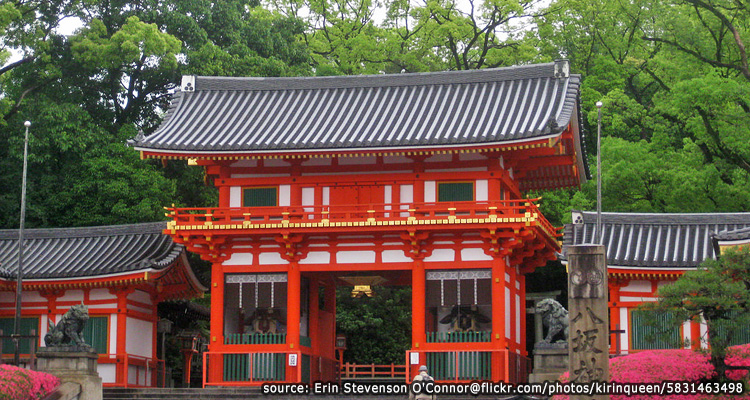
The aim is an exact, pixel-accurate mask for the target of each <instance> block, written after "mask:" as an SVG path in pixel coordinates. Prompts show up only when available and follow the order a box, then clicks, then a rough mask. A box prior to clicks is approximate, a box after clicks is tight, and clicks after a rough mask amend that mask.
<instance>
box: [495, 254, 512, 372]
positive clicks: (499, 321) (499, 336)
mask: <svg viewBox="0 0 750 400" xmlns="http://www.w3.org/2000/svg"><path fill="white" fill-rule="evenodd" d="M505 267H506V262H505V257H504V256H502V253H500V254H499V255H497V256H495V257H494V258H493V259H492V348H493V349H497V350H505V349H507V347H508V341H507V339H506V338H505V318H508V317H509V316H507V315H505ZM506 369H507V361H506V359H505V354H503V353H498V352H495V353H492V369H491V377H492V381H494V382H497V381H499V380H501V379H505V375H506Z"/></svg>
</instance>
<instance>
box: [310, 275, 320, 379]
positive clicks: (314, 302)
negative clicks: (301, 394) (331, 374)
mask: <svg viewBox="0 0 750 400" xmlns="http://www.w3.org/2000/svg"><path fill="white" fill-rule="evenodd" d="M319 287H320V284H319V282H318V279H317V278H312V279H310V292H309V300H308V302H307V304H309V305H310V312H309V313H308V314H307V319H308V321H307V331H308V336H310V347H311V350H312V353H313V354H314V355H316V356H318V357H320V356H321V351H320V332H319V329H320V321H319V320H318V319H319V318H320V310H319V308H320V304H319V303H318V301H319V300H320V298H319V297H318V291H319V290H320V289H319ZM312 361H313V363H314V362H315V358H313V360H312ZM317 362H320V361H317ZM313 363H311V371H310V381H311V382H314V381H316V380H321V377H320V374H319V368H317V364H313Z"/></svg>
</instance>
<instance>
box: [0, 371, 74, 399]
mask: <svg viewBox="0 0 750 400" xmlns="http://www.w3.org/2000/svg"><path fill="white" fill-rule="evenodd" d="M58 385H60V379H58V378H57V377H56V376H54V375H50V374H47V373H44V372H36V371H31V370H28V369H23V368H18V367H14V366H12V365H8V364H2V365H0V400H29V399H33V400H35V399H41V398H43V397H44V396H46V395H47V394H49V393H50V392H52V391H53V390H54V389H55V388H56V387H57V386H58Z"/></svg>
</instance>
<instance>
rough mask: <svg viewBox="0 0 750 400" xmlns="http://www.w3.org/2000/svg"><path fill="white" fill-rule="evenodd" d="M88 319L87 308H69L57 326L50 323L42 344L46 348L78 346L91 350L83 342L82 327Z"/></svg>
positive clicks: (80, 306)
mask: <svg viewBox="0 0 750 400" xmlns="http://www.w3.org/2000/svg"><path fill="white" fill-rule="evenodd" d="M88 319H89V308H88V307H87V306H85V305H83V304H78V305H75V306H73V307H71V308H70V309H69V310H68V312H66V313H65V315H63V317H62V318H61V319H60V322H58V323H57V326H55V324H54V323H53V322H52V321H50V322H49V331H48V332H47V334H46V335H44V343H45V344H46V345H47V347H57V346H79V347H85V348H91V346H89V345H88V344H86V342H84V340H83V334H82V333H83V327H84V326H86V321H88Z"/></svg>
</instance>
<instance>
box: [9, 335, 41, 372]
mask: <svg viewBox="0 0 750 400" xmlns="http://www.w3.org/2000/svg"><path fill="white" fill-rule="evenodd" d="M29 333H30V334H29V335H17V336H16V335H3V330H2V329H0V364H2V363H3V358H5V359H6V360H8V356H9V357H10V360H14V358H15V346H6V347H10V348H9V349H8V348H3V340H6V339H10V340H11V341H12V340H18V347H19V349H21V347H22V346H21V344H22V343H21V341H22V340H26V341H28V348H26V349H24V350H27V351H28V353H26V352H24V353H22V354H19V364H22V365H25V366H26V368H28V369H31V370H36V347H37V343H39V336H38V335H37V334H36V329H32V330H30V331H29ZM8 350H12V351H13V353H11V354H6V355H4V354H3V351H8ZM14 362H15V360H14Z"/></svg>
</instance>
